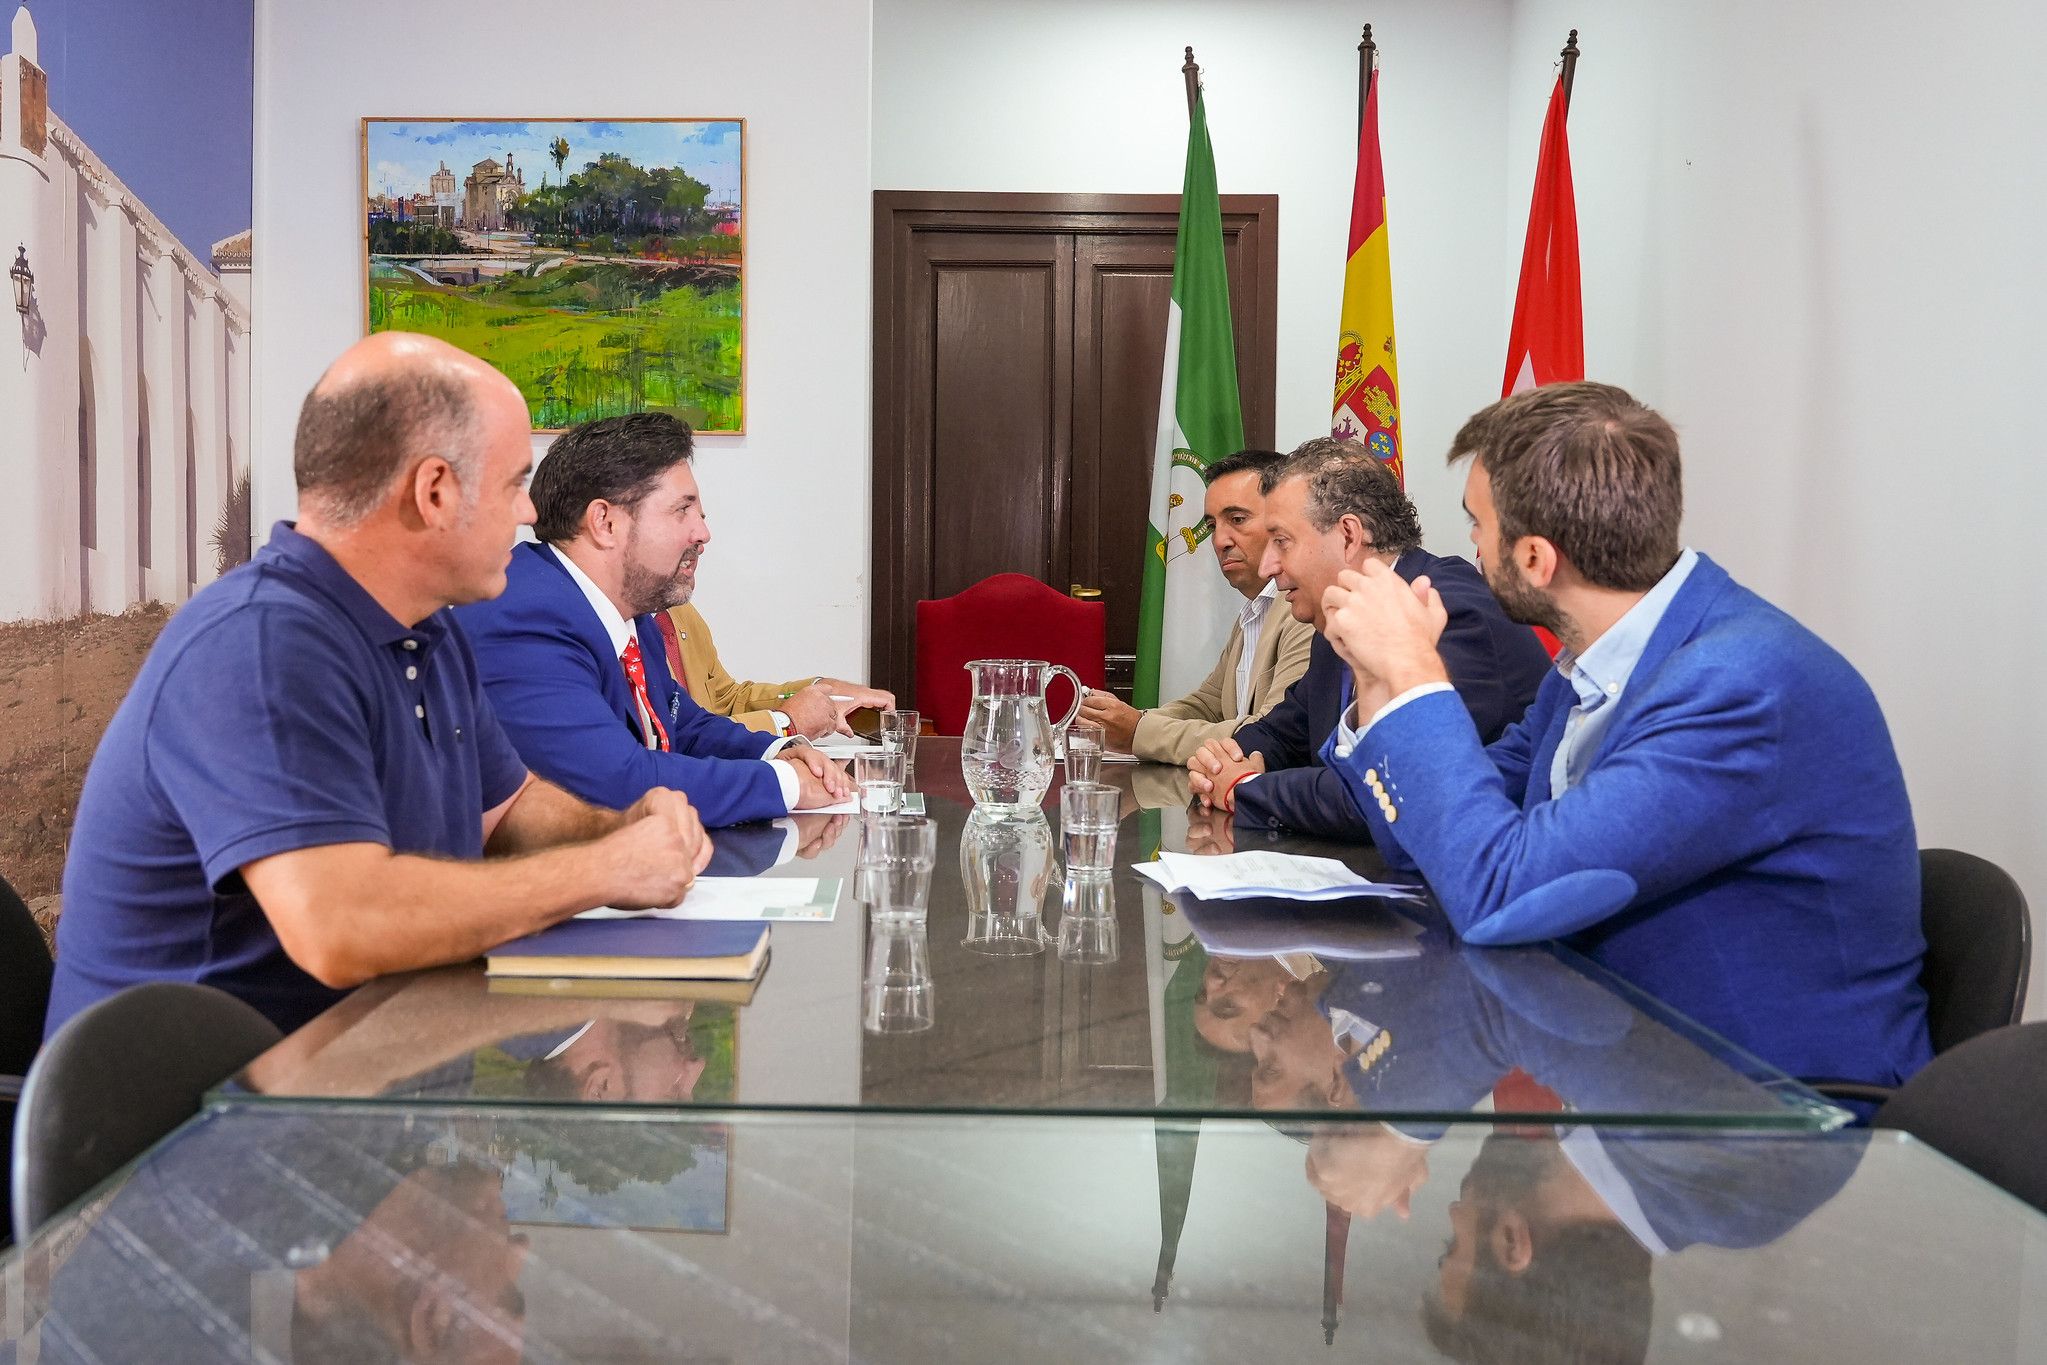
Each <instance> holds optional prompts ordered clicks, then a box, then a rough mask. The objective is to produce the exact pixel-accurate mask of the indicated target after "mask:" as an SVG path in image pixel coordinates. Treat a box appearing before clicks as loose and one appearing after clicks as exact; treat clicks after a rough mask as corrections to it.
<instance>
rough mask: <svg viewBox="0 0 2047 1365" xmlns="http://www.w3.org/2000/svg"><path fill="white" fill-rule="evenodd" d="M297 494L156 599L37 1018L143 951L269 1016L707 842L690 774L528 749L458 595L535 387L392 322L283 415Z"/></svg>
mask: <svg viewBox="0 0 2047 1365" xmlns="http://www.w3.org/2000/svg"><path fill="white" fill-rule="evenodd" d="M293 464H294V471H295V473H296V476H297V480H298V490H299V504H300V520H299V521H298V523H297V524H296V525H293V524H291V523H288V522H280V523H279V524H278V525H277V527H276V528H275V529H274V530H273V531H272V533H271V538H270V542H269V543H268V544H267V545H265V546H264V547H263V549H262V550H260V551H259V552H258V553H257V555H256V557H255V559H254V560H253V561H251V562H250V563H249V564H247V565H245V566H243V567H242V568H239V569H237V570H235V571H234V572H233V573H230V574H228V575H226V576H225V577H223V578H222V579H221V580H220V581H219V582H218V583H215V584H212V585H211V586H209V587H208V588H206V590H205V591H203V592H201V593H200V594H199V595H198V596H196V597H194V598H193V599H192V601H191V602H190V603H188V604H187V605H186V606H185V607H184V608H183V609H182V610H181V611H179V612H178V613H177V615H175V616H173V617H172V618H171V621H170V624H169V625H168V626H166V627H165V629H164V632H163V634H162V635H161V636H160V637H159V638H158V640H157V642H156V645H155V647H154V648H153V649H152V650H151V651H150V655H149V659H148V661H147V662H146V663H145V664H144V665H143V668H142V671H141V673H140V675H139V676H138V677H137V678H136V680H135V685H134V687H133V689H132V690H131V691H130V692H129V694H128V696H127V698H126V700H124V701H123V702H122V703H121V706H120V709H119V710H118V711H116V712H115V714H114V719H113V722H112V724H110V725H109V726H108V727H107V733H106V736H105V738H104V739H103V740H102V741H101V743H100V747H99V750H98V752H97V753H96V754H95V755H94V756H93V761H92V768H91V770H90V771H89V772H88V773H87V775H86V780H85V790H84V793H83V795H82V796H81V797H80V799H79V805H78V819H77V822H76V825H75V826H74V828H73V830H72V835H71V850H70V857H69V860H68V861H67V863H66V864H65V868H64V910H63V914H62V916H61V917H60V919H59V922H58V926H57V946H58V959H59V961H58V966H57V977H56V981H55V984H54V986H53V988H52V990H51V994H50V1012H49V1016H48V1019H47V1021H46V1025H45V1027H46V1030H47V1031H50V1032H54V1031H55V1030H56V1028H57V1027H58V1026H59V1025H60V1024H62V1023H63V1022H64V1021H65V1020H66V1019H67V1018H69V1017H70V1016H71V1015H73V1014H75V1013H76V1012H78V1011H79V1010H80V1009H83V1008H84V1007H85V1006H87V1005H89V1004H91V1003H93V1002H94V1001H95V1000H97V999H100V998H101V997H103V996H107V995H111V994H113V993H114V992H116V991H118V990H120V989H121V988H123V987H125V986H129V985H133V984H135V983H137V982H141V981H150V980H173V981H197V982H203V983H206V984H208V985H213V986H218V987H220V988H221V989H222V990H225V991H227V992H229V993H230V994H232V995H235V996H238V997H240V998H241V999H243V1000H246V1001H248V1002H249V1003H250V1004H251V1005H254V1006H255V1007H256V1008H257V1009H259V1010H261V1011H262V1012H263V1013H264V1014H265V1015H267V1016H269V1018H270V1019H271V1020H272V1021H274V1022H275V1023H276V1024H278V1025H279V1026H280V1027H282V1028H287V1029H289V1028H294V1027H296V1026H297V1025H299V1024H301V1023H304V1022H305V1021H306V1020H307V1019H310V1018H311V1017H312V1016H313V1015H314V1014H317V1013H318V1012H320V1011H321V1010H322V1009H325V1008H326V1007H327V1006H328V1005H331V1004H332V1003H334V1002H335V1001H336V1000H338V999H340V997H341V994H342V992H343V991H345V990H346V989H348V988H349V987H352V986H356V985H359V984H360V983H362V982H364V981H367V980H369V979H370V978H372V977H375V976H379V975H382V974H384V973H386V972H397V971H407V970H411V969H414V968H419V967H430V966H435V965H438V964H441V963H447V962H460V961H464V960H466V959H469V958H472V957H475V956H477V955H478V954H480V953H483V952H485V951H487V950H489V949H490V948H493V947H495V946H497V945H498V944H500V943H503V942H505V941H507V940H509V939H513V938H517V937H519V936H521V935H523V934H528V933H532V932H534V931H536V930H539V929H542V928H545V927H546V926H548V925H550V924H553V923H555V922H556V921H558V920H562V919H565V918H567V917H568V916H570V915H573V914H575V913H577V912H578V911H582V910H587V909H590V908H592V907H594V906H599V905H620V906H654V905H670V904H673V903H674V902H675V901H677V900H679V899H681V897H682V894H683V892H684V891H685V890H687V889H688V887H689V885H690V883H691V882H692V881H693V880H694V878H695V876H696V874H697V872H698V871H700V870H701V869H702V868H703V866H704V864H705V862H706V861H708V859H709V857H710V853H711V846H710V841H709V840H708V839H707V838H706V837H705V835H704V831H703V826H702V824H701V822H700V821H699V820H698V818H697V814H696V811H695V810H694V809H693V808H692V807H691V806H690V804H689V801H688V800H687V798H685V797H684V796H682V795H681V794H680V793H678V792H673V791H668V790H665V789H657V790H654V791H651V792H648V793H647V795H646V796H645V797H644V798H642V799H641V800H639V801H638V802H636V803H635V804H634V805H633V806H632V807H631V809H629V810H627V811H625V812H624V813H623V814H620V813H618V812H616V811H610V810H605V809H602V808H600V807H596V806H592V805H588V804H586V803H585V802H583V801H580V800H578V799H577V798H575V797H573V796H570V795H569V794H568V793H566V792H564V791H562V790H561V789H560V788H558V787H555V786H553V785H551V784H549V783H547V782H544V781H541V780H539V779H537V778H535V777H534V776H533V775H532V774H531V773H529V772H528V771H527V770H526V766H525V764H523V763H522V762H521V761H520V759H519V756H518V754H517V753H516V752H515V751H514V750H513V748H512V746H511V744H510V742H509V741H507V740H506V738H505V735H504V732H503V731H502V730H501V729H500V728H499V726H498V722H497V718H496V717H495V716H494V715H493V714H492V712H491V708H490V703H489V701H488V699H487V698H486V697H485V695H484V692H483V688H482V686H481V684H480V683H479V682H478V679H477V676H476V661H475V659H474V658H473V657H472V655H471V654H470V650H469V645H468V642H467V641H466V640H464V639H463V637H462V632H461V630H460V629H459V628H458V627H457V626H456V625H455V624H454V622H453V620H452V617H451V615H450V613H449V612H447V611H446V610H445V608H447V607H449V606H452V605H455V604H459V603H464V602H474V601H478V600H481V599H483V598H487V597H493V596H495V595H496V594H498V593H500V592H502V591H504V587H505V566H506V564H507V562H508V561H509V559H510V556H511V550H512V545H513V542H514V541H515V539H516V538H517V535H518V529H519V527H520V526H522V525H528V524H530V523H531V522H532V520H533V504H532V502H531V501H530V500H529V499H528V498H527V496H526V479H527V476H528V475H529V474H530V473H531V471H532V450H531V443H530V441H529V440H528V421H527V414H526V405H525V402H524V400H523V399H522V398H521V397H520V395H519V391H518V390H517V389H516V388H515V387H514V386H513V385H512V384H511V382H510V381H508V380H507V379H505V377H504V376H502V375H500V374H498V373H497V372H496V371H495V370H493V369H491V368H490V367H489V366H488V365H485V364H484V363H483V362H482V361H479V360H476V359H474V358H473V357H471V356H468V355H465V354H463V353H462V352H460V351H457V350H455V349H454V348H453V347H450V346H447V345H445V344H443V343H441V342H438V341H433V340H431V339H429V338H426V337H421V336H415V335H410V334H407V333H402V332H388V333H383V334H380V335H377V336H373V337H370V338H368V339H367V340H365V341H362V342H360V343H358V344H357V345H356V346H354V347H352V348H351V349H350V350H349V351H348V352H347V353H346V354H344V355H343V356H342V357H341V359H340V360H338V361H336V362H335V364H334V365H333V367H332V368H331V369H329V370H328V371H327V373H326V374H325V375H324V376H323V377H322V378H321V380H320V382H319V384H318V385H317V386H316V387H315V388H314V389H313V392H312V393H311V394H310V395H309V396H308V397H307V399H306V403H305V407H304V409H303V410H302V411H301V413H300V415H299V427H298V436H297V440H296V442H295V445H294V450H293Z"/></svg>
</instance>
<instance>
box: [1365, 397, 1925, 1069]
mask: <svg viewBox="0 0 2047 1365" xmlns="http://www.w3.org/2000/svg"><path fill="white" fill-rule="evenodd" d="M1450 455H1451V459H1452V460H1453V461H1454V460H1457V459H1461V458H1464V457H1465V456H1471V457H1472V462H1471V469H1470V472H1469V475H1468V477H1467V479H1466V481H1465V493H1464V502H1465V509H1466V511H1467V512H1468V513H1469V514H1470V515H1471V518H1472V527H1473V529H1472V540H1473V542H1474V543H1475V544H1476V545H1477V547H1478V550H1479V555H1480V559H1481V562H1482V563H1483V564H1485V566H1486V570H1487V576H1488V579H1489V581H1490V582H1491V583H1492V585H1493V591H1494V593H1495V595H1496V596H1497V597H1498V598H1499V599H1500V601H1501V603H1502V604H1503V605H1504V606H1505V607H1506V608H1507V610H1508V611H1509V612H1511V613H1513V614H1514V615H1515V616H1516V617H1517V618H1518V619H1520V620H1524V621H1528V622H1530V623H1533V624H1538V625H1543V626H1546V627H1548V628H1549V629H1550V630H1552V631H1554V632H1555V633H1556V635H1557V637H1558V638H1559V639H1560V640H1562V641H1563V644H1564V653H1563V654H1562V655H1560V656H1559V657H1558V660H1557V670H1556V671H1555V673H1554V676H1551V677H1549V678H1547V679H1546V680H1545V681H1544V683H1543V686H1542V691H1541V692H1540V694H1538V696H1537V697H1536V700H1535V703H1534V705H1533V706H1531V707H1530V708H1529V711H1528V714H1527V716H1526V717H1524V718H1523V720H1522V721H1521V723H1520V724H1519V725H1516V726H1514V727H1513V728H1511V729H1509V730H1508V731H1507V733H1506V734H1504V735H1502V736H1501V737H1500V738H1499V739H1498V740H1497V741H1496V742H1494V743H1493V744H1492V745H1491V746H1490V747H1486V746H1485V745H1484V744H1483V742H1482V740H1481V737H1480V736H1479V734H1478V733H1477V732H1476V731H1475V730H1474V729H1473V727H1472V724H1471V721H1470V718H1469V716H1468V715H1467V713H1466V712H1465V710H1464V708H1463V707H1462V706H1461V705H1459V704H1458V703H1457V701H1456V700H1455V699H1454V698H1452V697H1451V696H1449V695H1447V693H1448V692H1449V678H1448V676H1447V674H1446V671H1445V667H1444V660H1443V659H1442V657H1441V656H1440V655H1439V653H1438V651H1437V647H1436V642H1437V639H1438V637H1439V635H1440V634H1441V632H1442V629H1443V625H1444V621H1445V619H1446V616H1447V611H1446V606H1445V603H1444V601H1443V599H1442V596H1441V594H1440V593H1438V592H1437V591H1435V589H1434V587H1433V585H1431V584H1427V583H1425V582H1423V581H1422V580H1420V579H1417V580H1416V581H1415V582H1414V583H1412V584H1409V583H1407V582H1406V581H1404V580H1402V579H1400V578H1399V577H1398V576H1397V575H1395V574H1393V573H1391V572H1389V571H1387V570H1386V569H1385V568H1384V567H1383V566H1379V565H1373V564H1367V565H1365V566H1364V570H1363V572H1362V573H1345V574H1344V575H1343V576H1342V578H1341V580H1340V582H1339V584H1338V585H1337V586H1336V587H1335V588H1332V589H1331V590H1330V591H1329V593H1328V594H1327V599H1328V600H1327V603H1326V616H1327V621H1328V632H1329V637H1330V642H1331V643H1332V644H1333V645H1334V646H1335V647H1336V649H1337V651H1338V653H1340V654H1341V655H1342V656H1343V657H1344V659H1345V660H1346V662H1348V663H1349V664H1350V665H1351V667H1352V669H1353V683H1354V686H1355V688H1356V697H1357V700H1356V702H1355V705H1354V709H1353V710H1352V711H1351V712H1349V713H1347V714H1346V717H1345V720H1344V723H1342V724H1341V725H1339V727H1338V733H1337V734H1336V735H1335V736H1334V737H1333V738H1332V741H1331V743H1330V744H1329V745H1328V747H1327V749H1326V750H1325V753H1326V756H1327V757H1328V759H1329V761H1330V762H1331V764H1332V765H1333V766H1334V767H1335V769H1336V771H1337V772H1338V773H1339V774H1340V775H1341V776H1342V777H1343V779H1344V781H1345V783H1346V785H1347V786H1348V787H1349V788H1350V791H1351V794H1352V796H1353V797H1354V798H1355V799H1356V800H1357V802H1358V807H1359V809H1360V810H1362V811H1363V812H1364V813H1365V816H1366V818H1367V819H1368V820H1369V821H1370V822H1371V826H1372V832H1373V836H1374V838H1375V840H1376V841H1377V843H1378V846H1379V849H1380V851H1381V852H1382V853H1384V854H1386V855H1387V856H1388V858H1389V859H1390V860H1394V861H1396V862H1397V863H1400V864H1404V865H1412V866H1413V867H1414V868H1416V869H1418V870H1419V871H1420V872H1421V873H1422V875H1423V876H1424V877H1425V878H1426V879H1427V880H1428V882H1429V885H1430V887H1431V889H1432V890H1433V891H1434V892H1435V895H1436V898H1437V900H1438V901H1439V902H1440V903H1441V905H1442V908H1443V910H1444V911H1445V913H1446V914H1447V915H1448V916H1449V919H1450V922H1451V924H1452V925H1453V927H1454V928H1455V929H1456V930H1457V932H1458V933H1459V934H1460V935H1462V936H1463V937H1464V938H1465V939H1466V940H1467V941H1469V942H1474V943H1481V944H1491V943H1524V942H1529V941H1532V940H1536V939H1547V938H1559V937H1561V938H1563V939H1565V941H1566V942H1568V943H1569V944H1571V946H1573V947H1575V948H1577V949H1578V950H1579V951H1580V952H1583V953H1585V954H1586V955H1588V956H1590V957H1591V958H1592V959H1593V960H1595V961H1597V962H1599V963H1601V964H1603V965H1604V966H1606V967H1608V968H1610V969H1612V970H1613V971H1614V972H1616V973H1618V974H1619V975H1620V976H1623V977H1625V978H1627V979H1628V980H1630V981H1632V982H1634V983H1635V984H1636V985H1637V986H1640V987H1641V988H1642V989H1644V990H1646V991H1648V992H1649V993H1650V994H1651V995H1654V996H1656V997H1658V998H1659V999H1661V1000H1663V1001H1664V1002H1666V1003H1668V1004H1669V1005H1671V1006H1673V1007H1675V1008H1676V1009H1677V1010H1679V1011H1680V1012H1682V1013H1684V1014H1686V1015H1689V1016H1690V1017H1691V1018H1693V1019H1695V1020H1697V1021H1699V1022H1700V1023H1702V1024H1704V1025H1705V1026H1706V1027H1708V1028H1710V1029H1713V1030H1715V1031H1717V1032H1718V1033H1720V1034H1721V1035H1722V1036H1724V1037H1727V1038H1729V1039H1731V1040H1732V1041H1733V1042H1735V1043H1736V1044H1738V1045H1740V1046H1742V1047H1744V1048H1747V1049H1748V1050H1749V1051H1751V1052H1754V1053H1756V1054H1757V1055H1758V1056H1760V1057H1762V1058H1763V1059H1764V1060H1766V1061H1769V1062H1771V1063H1773V1064H1774V1065H1776V1066H1778V1067H1780V1068H1782V1069H1784V1070H1786V1071H1789V1072H1791V1073H1792V1074H1793V1075H1798V1076H1807V1077H1832V1078H1839V1079H1845V1080H1851V1081H1862V1082H1870V1083H1875V1084H1880V1085H1895V1084H1897V1083H1898V1082H1900V1081H1902V1080H1904V1079H1905V1078H1906V1077H1907V1076H1909V1075H1911V1074H1912V1072H1913V1071H1915V1070H1917V1069H1918V1068H1919V1067H1920V1066H1921V1065H1922V1064H1924V1063H1925V1061H1926V1060H1927V1058H1928V1056H1929V1055H1930V1048H1929V1045H1928V1041H1927V1034H1926V997H1925V993H1924V992H1923V991H1922V990H1921V988H1920V985H1919V973H1920V966H1921V960H1922V958H1923V957H1924V955H1925V940H1924V938H1923V936H1922V934H1921V931H1920V921H1919V858H1918V850H1917V846H1916V840H1915V837H1914V833H1913V827H1912V811H1911V806H1910V804H1909V803H1908V801H1907V800H1906V795H1905V781H1904V775H1903V773H1902V772H1901V771H1900V769H1899V766H1898V760H1897V755H1896V753H1895V752H1894V751H1893V749H1892V747H1891V738H1890V734H1889V731H1888V730H1887V729H1886V728H1885V726H1884V719H1883V713H1882V711H1881V710H1879V709H1878V706H1877V703H1876V698H1875V697H1874V696H1873V695H1872V694H1871V692H1870V690H1869V687H1868V685H1867V684H1866V683H1864V682H1863V680H1862V678H1861V676H1860V675H1859V674H1857V673H1856V671H1855V669H1854V668H1853V667H1852V666H1851V665H1850V664H1849V663H1848V661H1847V660H1845V659H1843V658H1842V657H1841V656H1840V655H1839V654H1837V653H1835V652H1834V651H1833V650H1832V649H1830V648H1829V647H1828V646H1827V645H1826V644H1825V643H1824V642H1823V641H1821V640H1820V639H1819V638H1818V637H1817V636H1815V635H1814V634H1813V633H1812V632H1811V631H1809V630H1807V629H1805V628H1804V627H1803V626H1801V625H1799V624H1798V623H1797V622H1796V621H1794V620H1792V619H1791V618H1790V617H1789V616H1787V615H1785V614H1784V613H1783V612H1782V611H1779V610H1778V609H1777V608H1775V607H1773V606H1771V605H1770V604H1769V603H1768V602H1765V601H1763V600H1762V599H1761V598H1760V597H1757V596H1756V595H1755V594H1754V593H1752V592H1749V591H1748V590H1747V589H1745V588H1742V587H1741V586H1740V585H1738V584H1737V583H1735V582H1734V581H1733V580H1732V579H1731V578H1729V577H1728V575H1727V573H1726V571H1725V570H1723V569H1721V568H1720V566H1719V565H1717V564H1715V563H1713V562H1712V561H1711V560H1709V559H1707V558H1706V557H1705V556H1703V555H1701V554H1698V553H1697V552H1696V551H1692V550H1688V549H1684V548H1683V547H1682V546H1681V544H1680V542H1679V539H1678V523H1679V519H1680V516H1681V513H1682V507H1683V492H1682V471H1681V467H1680V463H1679V457H1678V446H1677V436H1676V433H1675V432H1674V431H1672V429H1671V427H1670V424H1669V423H1668V422H1666V421H1664V420H1663V418H1662V417H1660V416H1658V415H1657V414H1656V413H1654V412H1652V411H1651V410H1649V409H1648V408H1646V407H1644V406H1643V405H1642V404H1640V403H1638V402H1636V401H1635V400H1634V399H1633V398H1631V397H1629V396H1628V395H1627V394H1626V393H1624V392H1622V391H1621V390H1619V389H1617V388H1613V387H1612V386H1610V385H1605V384H1557V385H1552V386H1549V387H1547V388H1541V389H1536V390H1532V391H1530V392H1526V393H1521V394H1517V395H1515V396H1513V397H1511V398H1507V399H1503V400H1501V401H1500V402H1499V403H1496V404H1494V405H1493V406H1492V407H1490V408H1487V409H1485V410H1484V411H1482V412H1480V413H1479V414H1478V415H1477V416H1475V417H1473V418H1472V419H1471V420H1470V421H1469V422H1467V423H1466V424H1465V427H1464V429H1463V430H1462V431H1461V432H1459V433H1458V436H1457V440H1456V442H1455V443H1454V444H1453V445H1452V446H1451V452H1450Z"/></svg>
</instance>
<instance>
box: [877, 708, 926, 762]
mask: <svg viewBox="0 0 2047 1365" xmlns="http://www.w3.org/2000/svg"><path fill="white" fill-rule="evenodd" d="M923 724H924V718H923V717H922V716H920V715H918V714H917V713H916V712H915V711H903V710H896V711H884V712H882V713H881V729H880V730H879V731H878V732H877V736H876V737H877V738H879V739H880V740H881V746H882V747H883V748H884V749H897V750H900V751H901V752H902V755H903V767H904V768H905V769H906V770H907V769H910V768H914V767H916V766H917V732H918V730H919V729H920V728H921V727H922V726H923Z"/></svg>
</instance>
